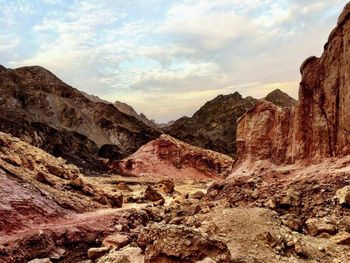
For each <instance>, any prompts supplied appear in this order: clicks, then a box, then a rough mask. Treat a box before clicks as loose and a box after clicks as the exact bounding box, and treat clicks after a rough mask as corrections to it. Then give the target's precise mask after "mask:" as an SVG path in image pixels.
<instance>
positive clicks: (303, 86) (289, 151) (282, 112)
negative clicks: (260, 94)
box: [237, 4, 350, 163]
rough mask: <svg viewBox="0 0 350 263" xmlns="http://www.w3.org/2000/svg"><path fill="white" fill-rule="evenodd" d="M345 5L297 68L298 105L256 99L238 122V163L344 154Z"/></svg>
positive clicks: (349, 118)
mask: <svg viewBox="0 0 350 263" xmlns="http://www.w3.org/2000/svg"><path fill="white" fill-rule="evenodd" d="M349 14H350V4H348V5H347V6H346V7H345V8H344V11H343V12H342V14H341V16H340V17H339V20H338V24H337V26H336V28H335V29H334V30H333V31H332V33H331V35H330V36H329V39H328V42H327V44H326V45H325V47H324V52H323V54H322V56H321V57H320V58H316V57H310V58H308V59H307V60H306V61H305V62H304V63H303V65H302V66H301V68H300V71H301V75H302V80H301V82H300V89H299V103H298V105H297V106H295V107H294V108H293V109H281V108H278V107H276V106H275V105H272V104H270V103H266V102H260V103H258V104H257V105H256V106H255V107H254V108H253V109H252V110H250V111H249V112H248V113H247V114H246V115H245V116H244V117H243V118H241V119H240V121H239V122H238V131H237V146H238V161H239V160H242V159H246V158H247V157H252V158H255V159H270V160H271V161H273V162H275V163H284V162H286V163H293V162H295V161H297V160H301V159H310V160H320V159H322V158H324V157H332V156H342V155H347V154H349V153H350V144H349V142H350V111H349V105H350V86H349V85H350V84H349V83H350V82H349V79H350V73H349V72H350V63H349V62H350V44H349V39H350V19H349Z"/></svg>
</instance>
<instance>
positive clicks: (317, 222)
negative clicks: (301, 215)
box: [305, 218, 337, 236]
mask: <svg viewBox="0 0 350 263" xmlns="http://www.w3.org/2000/svg"><path fill="white" fill-rule="evenodd" d="M305 224H306V229H307V233H308V234H309V235H311V236H318V235H321V234H329V235H335V234H336V233H337V228H336V226H335V225H334V224H332V223H330V222H327V221H326V220H325V219H317V218H310V219H308V220H306V222H305Z"/></svg>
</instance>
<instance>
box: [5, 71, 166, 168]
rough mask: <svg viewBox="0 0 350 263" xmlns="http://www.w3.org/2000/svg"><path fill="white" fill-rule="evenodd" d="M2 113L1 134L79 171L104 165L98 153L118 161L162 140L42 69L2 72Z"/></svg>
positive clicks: (137, 122)
mask: <svg viewBox="0 0 350 263" xmlns="http://www.w3.org/2000/svg"><path fill="white" fill-rule="evenodd" d="M0 111H1V116H0V129H1V131H5V132H9V133H12V134H14V135H15V136H19V137H21V138H22V139H24V140H26V141H28V142H30V143H32V144H33V145H36V146H38V147H41V148H43V149H45V150H46V151H48V152H50V153H52V154H54V155H55V156H63V157H65V158H67V159H68V160H69V161H71V162H73V163H76V164H78V165H79V166H80V165H82V166H84V165H86V166H89V167H92V166H94V163H95V167H96V164H97V166H98V165H100V164H101V163H98V162H96V160H97V159H96V158H97V155H98V154H99V152H100V155H102V156H103V157H117V158H120V157H122V156H125V155H128V154H131V153H132V152H134V151H136V150H137V149H138V148H139V147H140V146H141V145H143V144H145V143H147V142H148V141H150V140H152V139H154V138H156V137H158V136H159V132H158V131H156V130H155V129H154V128H152V127H149V126H147V125H146V124H144V123H143V122H141V121H139V120H138V119H136V118H135V117H133V116H130V115H127V114H125V113H123V112H121V111H119V110H118V109H116V108H115V107H114V106H113V104H110V103H105V102H102V101H94V100H90V99H88V98H87V97H86V96H84V94H82V93H81V92H80V91H78V90H77V89H74V88H72V87H71V86H69V85H67V84H65V83H64V82H62V81H61V80H60V79H58V78H57V77H56V76H55V75H53V74H52V73H51V72H49V71H47V70H46V69H44V68H41V67H38V66H34V67H22V68H18V69H6V68H4V67H1V69H0ZM111 148H113V149H112V151H111ZM110 153H113V154H112V155H114V156H109V155H111V154H110Z"/></svg>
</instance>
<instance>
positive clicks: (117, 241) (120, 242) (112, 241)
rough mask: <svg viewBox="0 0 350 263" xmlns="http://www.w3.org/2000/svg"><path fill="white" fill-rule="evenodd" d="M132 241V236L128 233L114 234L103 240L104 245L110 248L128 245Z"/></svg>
mask: <svg viewBox="0 0 350 263" xmlns="http://www.w3.org/2000/svg"><path fill="white" fill-rule="evenodd" d="M130 242H131V238H130V237H129V236H127V235H122V234H114V235H110V236H108V237H106V238H105V239H104V240H103V241H102V246H104V247H109V248H116V249H117V250H118V249H120V248H122V247H124V246H126V245H127V244H129V243H130Z"/></svg>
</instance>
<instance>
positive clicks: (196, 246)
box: [137, 224, 232, 263]
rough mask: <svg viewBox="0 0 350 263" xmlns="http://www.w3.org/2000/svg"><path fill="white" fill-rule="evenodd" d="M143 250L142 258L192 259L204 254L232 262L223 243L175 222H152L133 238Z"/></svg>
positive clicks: (216, 259)
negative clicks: (169, 223) (171, 223)
mask: <svg viewBox="0 0 350 263" xmlns="http://www.w3.org/2000/svg"><path fill="white" fill-rule="evenodd" d="M137 243H138V244H139V246H140V247H141V248H142V249H143V250H144V251H145V262H146V263H150V262H196V261H199V260H203V259H205V258H206V257H209V258H211V259H213V260H214V261H215V262H223V263H224V262H232V258H231V255H230V251H229V250H228V248H227V245H226V244H225V243H224V242H222V241H219V240H216V239H214V238H211V237H209V236H208V235H207V234H205V233H202V232H199V231H195V230H192V229H190V228H186V227H183V226H176V225H164V224H153V225H151V226H149V227H146V228H145V229H143V230H142V231H141V233H140V235H139V238H138V240H137Z"/></svg>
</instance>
